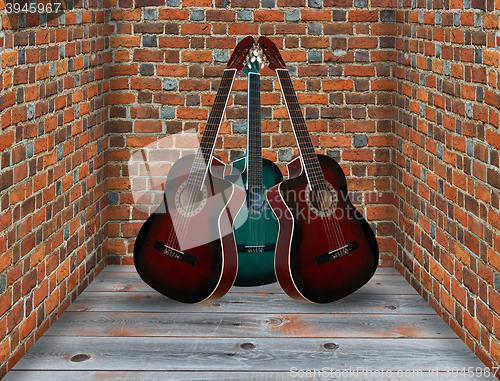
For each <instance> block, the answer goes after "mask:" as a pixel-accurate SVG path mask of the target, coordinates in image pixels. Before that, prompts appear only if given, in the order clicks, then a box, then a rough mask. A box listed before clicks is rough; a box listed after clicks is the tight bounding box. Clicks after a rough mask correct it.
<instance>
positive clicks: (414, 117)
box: [394, 0, 500, 366]
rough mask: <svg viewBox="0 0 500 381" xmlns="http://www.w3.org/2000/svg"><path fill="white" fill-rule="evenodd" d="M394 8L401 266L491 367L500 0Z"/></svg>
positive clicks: (496, 310)
mask: <svg viewBox="0 0 500 381" xmlns="http://www.w3.org/2000/svg"><path fill="white" fill-rule="evenodd" d="M401 5H402V7H401V8H399V9H398V11H397V12H396V21H397V23H398V33H397V40H396V46H397V50H398V59H397V63H398V65H397V70H396V78H397V82H398V89H397V94H396V98H395V104H394V105H395V111H397V117H396V120H397V123H396V126H395V130H394V132H395V135H396V136H397V139H398V142H397V143H398V144H397V149H396V155H395V160H394V163H395V166H396V172H395V180H396V181H397V182H396V184H397V185H396V194H397V196H398V200H399V208H398V209H399V210H398V216H397V220H396V222H397V231H396V237H397V241H398V251H397V266H396V267H397V268H398V269H399V270H400V272H401V273H403V274H404V275H405V277H406V278H407V280H408V281H409V282H410V283H411V284H412V285H413V286H414V287H415V288H416V289H417V290H418V291H419V292H420V293H421V294H422V296H423V297H424V298H425V299H426V300H427V301H428V302H429V304H430V305H431V306H432V307H433V308H434V309H435V310H436V311H437V312H438V313H439V314H440V315H441V316H442V317H443V319H444V320H445V321H446V322H447V323H448V324H449V325H450V326H451V327H452V328H453V329H454V331H455V332H456V333H457V334H458V335H459V336H460V337H461V338H462V339H463V340H464V341H465V342H466V343H467V345H468V346H469V347H470V348H471V349H472V350H473V351H474V352H475V353H476V354H477V355H478V356H479V358H481V360H483V361H484V362H485V363H486V364H487V365H490V366H491V365H492V361H491V360H490V359H489V357H490V356H491V357H492V358H493V361H494V363H495V364H496V365H498V363H499V362H500V341H499V338H500V319H499V316H500V315H499V314H500V297H499V296H500V294H499V291H500V276H499V275H500V274H499V273H498V271H499V270H500V261H499V259H500V257H499V252H500V212H499V196H498V194H499V190H500V173H499V157H498V150H499V149H500V134H499V131H498V127H499V108H500V96H499V94H500V92H499V86H500V76H499V72H498V60H499V51H500V49H499V48H498V47H499V45H500V43H499V42H500V38H499V37H498V36H499V33H498V21H499V15H500V11H499V10H500V3H499V2H498V1H497V2H496V5H495V3H494V2H493V1H491V0H472V1H470V0H460V1H455V0H451V1H448V0H445V1H442V0H432V1H427V2H425V1H421V0H418V1H416V2H415V1H413V2H412V1H410V0H408V1H407V0H404V1H403V3H402V4H401Z"/></svg>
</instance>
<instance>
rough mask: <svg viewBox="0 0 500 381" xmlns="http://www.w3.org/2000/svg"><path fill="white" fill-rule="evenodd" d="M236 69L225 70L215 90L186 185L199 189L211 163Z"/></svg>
mask: <svg viewBox="0 0 500 381" xmlns="http://www.w3.org/2000/svg"><path fill="white" fill-rule="evenodd" d="M235 76H236V69H226V70H224V74H223V75H222V80H221V82H220V85H219V89H218V90H217V94H216V96H215V100H214V103H213V105H212V109H211V110H210V114H209V116H208V120H207V124H206V126H205V130H204V131H203V135H202V137H201V141H200V147H199V148H198V151H197V152H196V155H195V158H194V162H193V166H192V168H191V172H190V174H189V177H188V184H190V185H193V186H196V187H198V188H201V186H202V184H203V182H204V181H205V177H206V175H207V172H208V168H209V167H210V164H211V161H212V154H213V151H214V148H215V142H216V139H217V135H218V134H219V129H220V126H221V123H222V117H223V116H224V111H225V110H226V107H227V101H228V99H229V93H230V92H231V88H232V86H233V82H234V78H235Z"/></svg>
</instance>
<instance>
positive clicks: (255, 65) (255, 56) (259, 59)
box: [243, 42, 268, 76]
mask: <svg viewBox="0 0 500 381" xmlns="http://www.w3.org/2000/svg"><path fill="white" fill-rule="evenodd" d="M267 64H268V63H267V59H266V56H265V55H264V52H263V51H262V49H261V47H260V46H259V44H257V42H256V43H255V44H254V45H253V47H252V49H251V50H250V53H249V54H248V56H247V59H246V60H245V66H244V67H243V73H245V75H246V76H248V74H250V73H258V72H259V68H263V67H264V66H266V65H267Z"/></svg>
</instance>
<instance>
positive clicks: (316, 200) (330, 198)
mask: <svg viewBox="0 0 500 381" xmlns="http://www.w3.org/2000/svg"><path fill="white" fill-rule="evenodd" d="M306 202H307V205H308V206H309V208H310V209H311V211H312V212H313V213H315V214H317V215H318V216H321V217H328V216H330V215H332V214H333V212H334V211H335V208H336V207H337V192H336V191H335V189H334V188H333V186H332V185H331V184H330V183H325V184H324V185H323V186H318V187H316V188H314V189H312V190H311V188H310V187H309V185H308V186H307V189H306Z"/></svg>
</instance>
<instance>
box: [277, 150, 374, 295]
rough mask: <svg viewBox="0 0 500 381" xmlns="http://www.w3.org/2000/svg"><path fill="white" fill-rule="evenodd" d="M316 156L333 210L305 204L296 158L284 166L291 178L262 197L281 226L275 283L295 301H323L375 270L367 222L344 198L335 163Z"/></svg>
mask: <svg viewBox="0 0 500 381" xmlns="http://www.w3.org/2000/svg"><path fill="white" fill-rule="evenodd" d="M318 159H319V163H320V166H321V170H322V172H323V175H324V178H325V180H326V182H327V183H329V184H331V186H332V187H333V189H334V190H335V191H336V193H337V207H336V208H335V210H334V212H333V214H331V215H330V216H326V217H321V216H319V215H318V214H317V213H315V212H314V211H313V210H312V208H311V206H310V205H311V204H310V203H308V202H307V198H306V197H305V195H306V194H307V189H306V187H307V186H308V182H307V178H306V175H305V173H304V172H303V171H302V166H301V162H300V157H297V158H296V159H295V160H293V161H292V162H291V163H290V164H289V166H288V170H289V173H290V175H291V176H296V177H294V178H291V179H289V180H285V181H283V182H282V183H280V184H278V185H276V186H274V187H273V188H271V189H270V190H269V191H268V192H267V198H268V201H269V204H270V205H271V207H272V208H273V211H274V213H275V214H276V215H277V217H278V220H279V224H280V229H279V235H278V241H277V244H276V258H275V269H276V277H277V279H278V282H279V284H280V286H281V287H282V288H283V290H284V291H285V292H286V293H287V294H288V295H290V296H291V297H292V298H294V299H297V300H305V301H310V302H315V303H328V302H332V301H335V300H338V299H340V298H342V297H344V296H346V295H349V294H351V293H352V292H354V291H356V290H357V289H359V288H360V287H361V286H363V285H364V284H365V283H366V282H368V280H369V279H370V278H371V277H372V276H373V274H374V272H375V270H376V268H377V264H378V246H377V241H376V239H375V235H374V234H373V232H372V230H371V228H370V225H369V224H368V222H366V220H365V219H364V218H363V217H362V216H361V214H360V213H359V212H358V211H357V210H356V208H355V207H354V206H353V205H352V203H351V202H350V200H349V198H348V194H347V184H346V179H345V176H344V173H343V171H342V169H341V168H340V166H339V165H338V164H337V163H336V162H335V160H333V159H332V158H330V157H327V156H324V155H318ZM343 246H345V247H347V248H348V249H349V250H347V251H349V253H348V254H344V252H342V254H341V256H340V254H338V253H339V251H335V250H336V249H337V248H339V247H343ZM332 255H339V257H338V258H333V257H332ZM318 263H319V264H318Z"/></svg>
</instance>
